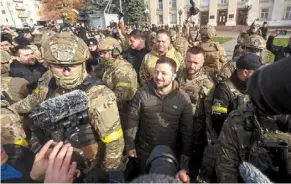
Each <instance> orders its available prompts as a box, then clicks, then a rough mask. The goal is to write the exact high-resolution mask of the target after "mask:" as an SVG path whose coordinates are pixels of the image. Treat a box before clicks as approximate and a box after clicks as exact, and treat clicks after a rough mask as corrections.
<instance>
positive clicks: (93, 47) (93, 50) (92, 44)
mask: <svg viewBox="0 0 291 184" xmlns="http://www.w3.org/2000/svg"><path fill="white" fill-rule="evenodd" d="M87 45H88V47H89V50H90V54H91V57H90V58H89V59H88V60H87V61H86V70H87V72H88V73H92V72H93V71H94V67H96V66H97V65H98V64H99V57H100V53H99V51H98V46H97V45H98V43H97V40H96V39H95V38H90V39H88V43H87Z"/></svg>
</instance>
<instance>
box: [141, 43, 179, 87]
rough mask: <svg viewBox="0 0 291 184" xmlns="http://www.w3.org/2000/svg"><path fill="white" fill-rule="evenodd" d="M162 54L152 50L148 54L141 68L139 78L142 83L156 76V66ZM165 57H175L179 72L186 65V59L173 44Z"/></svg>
mask: <svg viewBox="0 0 291 184" xmlns="http://www.w3.org/2000/svg"><path fill="white" fill-rule="evenodd" d="M159 57H160V55H159V53H158V52H157V51H155V50H152V51H151V52H150V53H148V54H146V55H145V57H144V59H143V61H142V63H141V66H140V70H139V78H140V82H141V84H145V83H146V82H148V81H150V80H151V78H152V77H153V76H154V71H155V66H156V63H157V61H158V59H159ZM165 57H169V58H171V59H173V60H174V61H175V62H176V64H177V72H178V71H179V70H180V68H181V69H182V68H183V67H184V61H183V58H182V56H181V54H180V53H179V52H177V51H176V50H175V48H174V47H173V46H172V45H171V46H170V47H169V50H168V52H167V53H166V54H165Z"/></svg>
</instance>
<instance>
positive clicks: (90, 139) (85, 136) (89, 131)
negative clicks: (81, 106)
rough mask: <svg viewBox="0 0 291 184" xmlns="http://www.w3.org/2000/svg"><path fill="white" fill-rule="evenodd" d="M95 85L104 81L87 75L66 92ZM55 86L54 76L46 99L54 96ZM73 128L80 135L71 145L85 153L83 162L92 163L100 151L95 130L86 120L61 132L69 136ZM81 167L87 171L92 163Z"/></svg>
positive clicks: (86, 90) (84, 89)
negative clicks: (77, 84)
mask: <svg viewBox="0 0 291 184" xmlns="http://www.w3.org/2000/svg"><path fill="white" fill-rule="evenodd" d="M97 85H104V83H103V81H102V80H100V79H97V78H94V77H92V76H90V75H89V76H88V77H87V78H86V79H85V80H84V82H83V83H82V84H80V85H79V86H77V87H76V88H74V89H71V90H68V91H66V92H69V91H73V90H76V89H79V90H82V91H84V92H88V91H89V90H90V89H91V88H92V87H93V86H97ZM57 87H58V86H57V84H56V80H55V78H51V80H50V81H49V84H48V88H49V91H48V93H47V96H46V99H49V98H53V97H55V96H56V90H57ZM87 114H88V113H87ZM75 129H78V132H77V133H79V134H80V135H79V140H78V141H77V143H76V142H75V143H72V142H71V144H72V146H74V147H76V148H79V149H81V150H83V151H84V154H85V155H84V156H85V158H86V161H87V162H85V164H89V163H93V162H91V161H93V160H94V159H95V158H96V156H97V153H98V151H100V150H99V148H98V147H99V144H98V143H97V142H99V140H100V137H99V136H98V135H97V133H96V131H95V130H94V129H93V127H92V125H91V123H90V122H88V124H86V123H85V124H80V125H78V126H77V127H76V128H74V129H71V130H70V131H71V132H63V133H64V134H66V135H69V136H71V135H73V134H75V133H76V132H74V130H75ZM69 142H70V141H69ZM95 152H96V153H95ZM82 167H84V168H83V169H84V172H87V171H89V170H90V169H91V168H92V167H94V165H87V166H82Z"/></svg>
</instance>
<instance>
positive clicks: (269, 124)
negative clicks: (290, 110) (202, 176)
mask: <svg viewBox="0 0 291 184" xmlns="http://www.w3.org/2000/svg"><path fill="white" fill-rule="evenodd" d="M258 141H261V142H282V141H284V142H286V143H288V145H289V146H290V143H291V136H290V134H289V133H282V132H279V131H278V127H277V124H276V123H275V120H274V119H273V118H271V117H266V116H259V115H257V113H256V110H255V109H254V106H253V105H252V104H250V103H248V104H245V105H243V106H240V107H239V108H238V109H237V110H235V111H233V112H231V113H230V114H229V116H228V118H227V119H226V121H225V123H224V125H223V128H222V131H221V133H220V136H219V139H218V145H217V160H216V173H217V179H218V182H220V183H228V182H230V183H238V182H240V176H239V171H238V167H239V164H240V163H242V162H243V161H247V162H250V163H252V164H253V165H254V166H256V167H257V168H258V169H259V170H260V171H262V172H263V173H264V174H266V173H267V171H270V170H272V169H273V168H274V167H273V166H272V155H270V154H269V151H268V150H267V149H264V148H262V147H260V146H258ZM288 163H289V164H288V165H290V155H289V159H288ZM289 174H290V170H289Z"/></svg>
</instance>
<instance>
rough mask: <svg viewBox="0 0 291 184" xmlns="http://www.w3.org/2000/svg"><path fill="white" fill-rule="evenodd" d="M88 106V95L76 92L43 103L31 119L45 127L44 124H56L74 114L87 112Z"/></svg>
mask: <svg viewBox="0 0 291 184" xmlns="http://www.w3.org/2000/svg"><path fill="white" fill-rule="evenodd" d="M88 104H89V99H88V97H87V94H86V93H85V92H83V91H81V90H74V91H71V92H69V93H66V94H64V95H61V96H57V97H55V98H51V99H48V100H46V101H44V102H42V103H41V104H40V105H39V108H37V109H35V110H34V111H32V113H31V114H30V115H29V117H30V119H32V120H33V121H34V122H38V123H41V124H43V125H45V123H44V122H50V123H56V122H58V121H60V120H62V119H64V118H66V117H69V116H71V115H73V114H76V113H79V112H82V111H85V110H87V109H88ZM48 126H50V125H48Z"/></svg>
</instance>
